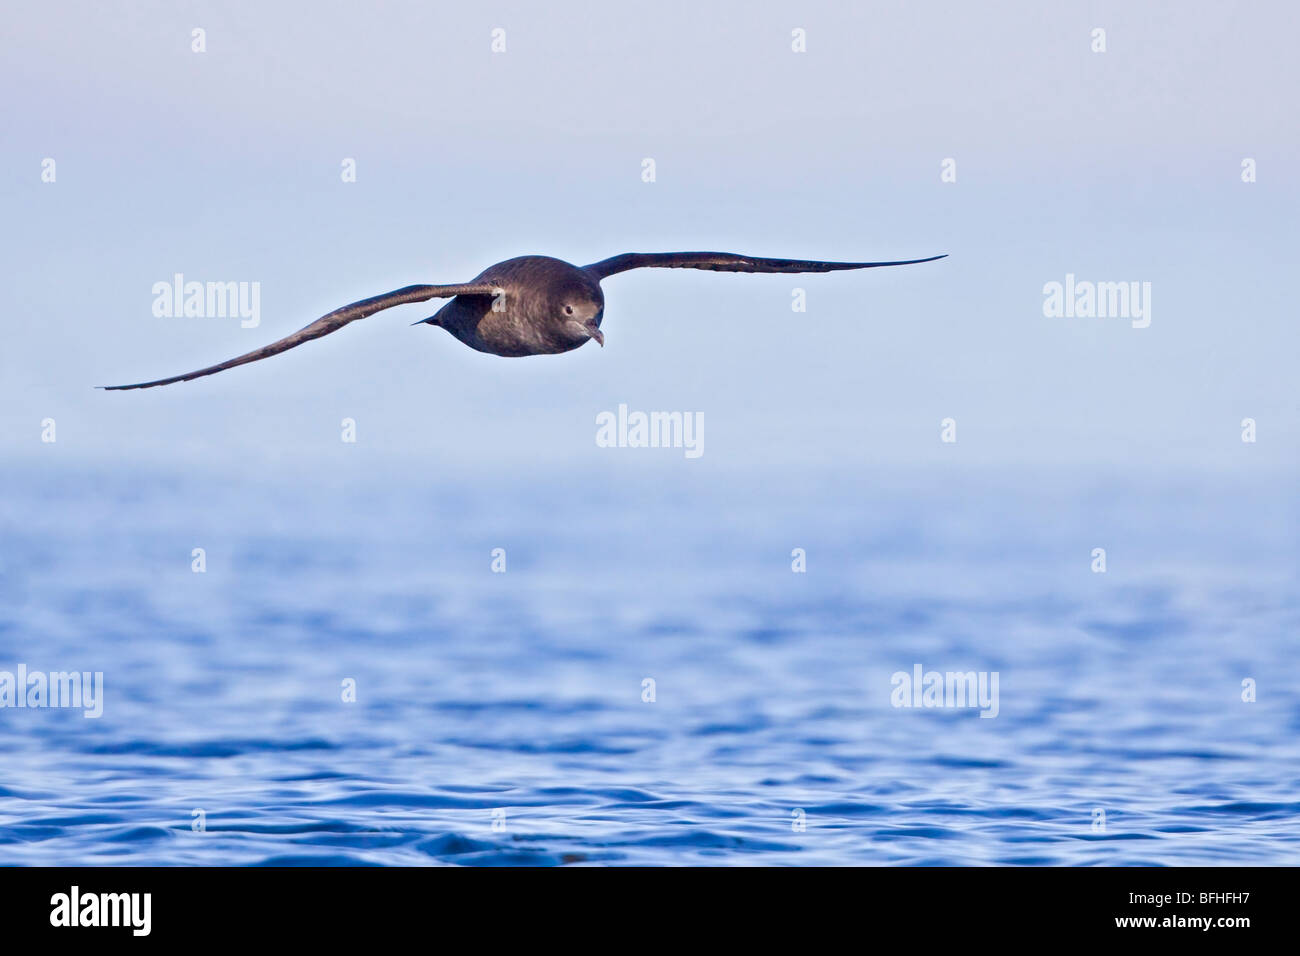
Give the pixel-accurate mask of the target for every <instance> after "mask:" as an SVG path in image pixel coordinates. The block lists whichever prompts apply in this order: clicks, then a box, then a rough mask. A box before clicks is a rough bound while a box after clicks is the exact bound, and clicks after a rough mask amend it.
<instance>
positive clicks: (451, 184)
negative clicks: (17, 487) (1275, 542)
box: [0, 2, 1300, 475]
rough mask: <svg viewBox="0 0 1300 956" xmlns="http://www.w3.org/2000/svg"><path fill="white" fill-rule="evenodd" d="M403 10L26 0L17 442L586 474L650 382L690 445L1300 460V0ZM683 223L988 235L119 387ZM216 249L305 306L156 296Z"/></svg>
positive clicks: (14, 333) (808, 251) (19, 47)
mask: <svg viewBox="0 0 1300 956" xmlns="http://www.w3.org/2000/svg"><path fill="white" fill-rule="evenodd" d="M378 7H379V8H378V9H375V8H374V7H372V6H371V5H354V4H341V3H328V4H311V5H294V6H293V7H289V6H288V5H282V4H257V3H242V4H218V3H211V4H204V3H199V4H193V5H185V4H166V3H133V4H129V5H105V4H98V3H65V4H59V3H55V4H42V5H39V6H29V7H26V8H22V9H16V10H13V11H9V12H7V13H6V23H5V29H4V32H3V35H2V36H0V87H2V88H3V89H4V90H5V91H6V92H7V97H6V99H7V103H6V107H5V122H4V124H3V125H2V126H0V146H2V148H0V204H2V205H3V208H4V210H5V223H6V226H7V228H6V229H5V230H4V231H3V234H2V235H0V254H2V255H3V257H4V260H5V262H6V263H7V265H8V268H7V269H6V273H7V281H6V282H5V283H4V288H3V291H2V292H0V297H2V304H3V307H4V308H3V311H4V316H5V319H4V322H5V339H4V342H5V346H4V349H3V350H2V351H0V378H2V384H0V393H2V394H0V397H2V398H3V401H0V454H3V455H4V456H5V457H6V459H10V460H13V459H26V458H40V457H41V456H48V455H50V454H57V455H59V456H61V457H62V458H66V459H68V460H70V461H71V460H77V461H86V462H96V461H106V460H114V461H119V460H131V461H136V462H145V463H148V462H172V463H177V462H179V463H194V464H202V463H207V464H211V465H215V464H216V463H218V462H222V463H227V464H228V463H232V462H233V463H237V464H241V465H242V464H244V463H247V464H248V465H249V466H250V467H251V466H253V465H257V464H266V463H272V464H273V463H274V462H277V461H283V460H285V459H293V460H316V459H320V460H323V461H329V460H330V459H331V457H332V456H335V455H337V454H338V453H339V444H340V442H339V421H340V419H342V418H343V417H345V416H346V417H352V418H354V419H356V420H357V422H358V432H359V438H360V441H361V442H362V443H364V444H365V445H367V446H368V454H371V455H373V456H375V460H385V459H388V458H391V459H392V460H393V461H394V462H396V461H416V462H420V463H422V464H423V465H424V466H426V467H428V468H431V469H446V470H449V471H450V470H459V471H464V470H472V469H474V468H476V467H479V466H480V465H484V464H486V465H489V466H497V465H517V464H522V463H527V464H529V465H530V466H532V465H535V464H536V465H540V464H556V465H569V466H578V467H582V466H584V465H585V464H587V463H589V462H598V461H600V460H602V456H608V455H610V454H611V452H610V451H609V450H607V449H598V448H596V447H595V444H594V433H595V424H594V419H595V416H596V414H597V413H598V412H600V411H602V410H605V409H614V408H616V407H617V406H618V404H619V403H620V402H623V403H627V404H628V405H629V406H631V407H632V408H634V409H645V410H654V409H658V410H687V411H700V412H703V414H704V417H705V420H706V422H707V425H706V445H705V455H704V458H703V459H701V460H700V461H699V462H687V463H685V465H683V466H682V467H685V466H690V467H701V466H702V467H735V468H753V467H768V466H775V465H778V464H782V463H785V464H795V465H796V466H802V465H808V466H816V467H822V466H826V467H831V468H838V467H841V466H848V467H854V468H859V467H862V466H868V465H882V466H884V465H899V466H918V465H919V466H926V465H928V464H931V463H934V462H936V461H939V460H942V459H943V458H944V457H945V456H946V457H953V456H954V455H960V456H961V458H962V460H964V461H967V462H970V463H979V464H985V465H988V466H990V467H1024V466H1039V465H1057V464H1064V465H1066V466H1068V467H1071V468H1076V469H1093V468H1096V469H1103V470H1110V471H1115V470H1130V469H1132V470H1156V471H1159V470H1171V471H1179V472H1181V471H1185V470H1186V469H1189V468H1190V469H1203V470H1207V471H1223V470H1228V471H1233V470H1235V469H1237V468H1239V467H1247V468H1252V469H1253V468H1260V469H1265V470H1268V471H1271V472H1273V473H1280V474H1284V475H1285V474H1288V473H1291V474H1294V472H1295V470H1296V466H1297V453H1296V449H1297V447H1298V446H1300V413H1298V411H1297V398H1296V393H1297V390H1296V361H1297V351H1298V350H1297V346H1298V345H1300V333H1298V332H1297V321H1300V316H1298V315H1297V310H1296V306H1295V299H1294V296H1295V281H1294V269H1295V261H1296V258H1297V252H1298V251H1300V250H1298V249H1297V245H1298V243H1297V239H1296V221H1297V213H1300V203H1298V202H1297V199H1298V198H1300V190H1298V188H1297V182H1298V180H1297V172H1298V170H1297V165H1296V157H1297V156H1300V148H1298V147H1300V131H1298V130H1297V124H1296V123H1295V122H1294V113H1295V110H1294V95H1295V90H1296V89H1297V88H1300V71H1298V70H1297V67H1296V65H1295V57H1294V48H1295V46H1296V41H1297V29H1296V27H1297V13H1296V11H1295V8H1294V6H1293V5H1291V4H1287V3H1280V2H1279V3H1258V4H1237V5H1233V4H1222V3H1193V4H1186V3H1180V4H1173V3H1170V4H1142V5H1134V4H1126V3H1082V4H1076V5H1073V7H1074V8H1073V9H1065V8H1064V5H1056V4H1042V3H1037V2H1033V3H1007V4H997V5H995V6H994V7H993V8H992V9H977V8H976V5H967V4H960V3H951V4H921V3H897V4H893V3H891V4H857V5H849V4H831V3H823V4H811V5H810V4H808V3H803V2H800V3H790V2H786V3H771V2H759V3H725V4H708V5H701V4H698V3H663V2H656V3H654V4H649V5H644V4H643V5H635V6H632V5H627V6H623V5H613V4H606V3H582V4H576V3H563V2H560V3H548V4H536V3H517V4H505V3H501V4H487V5H479V4H463V5H462V4H444V3H437V4H416V3H387V4H381V5H378ZM849 7H852V8H851V9H846V8H849ZM195 26H200V27H203V28H204V29H205V30H206V31H207V52H206V53H203V54H201V55H200V54H195V53H192V52H191V50H190V31H191V29H192V28H193V27H195ZM494 27H502V28H504V29H505V30H506V42H507V52H506V53H504V54H495V55H494V54H493V53H492V52H491V51H490V32H491V30H492V29H493V28H494ZM796 27H801V28H804V29H806V30H807V37H808V40H807V43H808V52H807V53H805V54H795V53H792V52H791V50H790V33H791V30H792V29H794V28H796ZM1094 27H1103V28H1105V29H1106V31H1107V47H1108V49H1107V52H1106V53H1104V54H1094V53H1093V52H1091V50H1090V43H1091V40H1090V36H1089V34H1090V31H1091V30H1092V29H1093V28H1094ZM45 157H52V158H54V159H55V160H56V162H57V176H58V178H57V182H56V183H54V184H46V183H42V182H41V180H40V173H41V161H42V159H44V158H45ZM345 157H354V158H355V159H356V161H357V164H358V181H357V182H356V183H353V184H345V183H343V182H341V180H340V175H339V172H340V163H341V161H342V160H343V159H344V158H345ZM644 157H653V158H654V159H655V160H656V162H657V171H658V178H657V182H655V183H653V184H646V183H643V182H642V181H641V178H640V171H641V160H642V159H643V158H644ZM945 157H953V158H955V159H956V161H957V170H958V181H957V182H956V183H952V184H945V183H941V182H940V177H939V173H940V162H941V161H942V160H943V159H944V158H945ZM1243 157H1253V158H1254V159H1256V160H1257V162H1258V180H1259V181H1258V182H1256V183H1254V184H1251V185H1246V184H1243V183H1242V182H1241V181H1240V163H1241V160H1242V158H1243ZM671 249H723V250H728V251H736V252H742V253H749V254H756V255H777V256H798V257H821V258H831V259H836V258H841V259H862V258H865V259H872V258H904V257H915V256H925V255H932V254H935V253H941V252H946V253H949V254H950V258H949V259H947V260H944V261H943V262H940V263H934V264H929V265H923V266H916V267H911V268H905V269H896V270H879V271H873V272H859V273H843V274H838V275H827V276H741V275H724V274H712V273H704V272H698V273H697V272H668V271H658V270H656V271H639V272H633V273H628V274H625V275H621V276H617V277H614V278H612V279H610V280H608V281H607V282H606V283H605V290H606V297H607V308H606V316H605V323H604V330H605V333H606V336H607V347H606V348H605V349H604V350H600V349H598V348H596V347H595V346H588V347H584V348H582V349H580V350H579V351H577V352H574V353H570V354H567V355H563V356H552V357H542V358H534V359H523V360H518V359H509V360H508V359H499V358H495V357H492V356H485V355H480V354H477V353H474V352H472V351H470V350H468V349H466V348H464V347H463V346H460V345H459V344H458V343H456V342H454V341H453V340H452V339H451V338H450V336H447V335H446V334H445V333H443V332H441V331H438V330H434V329H429V328H425V327H421V328H414V329H413V328H409V327H408V325H409V323H410V322H413V321H415V320H416V319H419V318H422V317H423V316H425V315H428V314H430V313H431V312H432V311H433V308H436V303H435V304H434V306H433V308H429V307H426V306H423V305H416V306H407V307H404V308H402V309H399V310H394V311H392V312H388V313H382V314H380V315H378V316H376V317H374V318H371V319H368V320H366V321H364V322H360V323H357V324H355V325H353V326H350V327H349V328H347V329H345V330H343V331H342V332H340V333H338V334H336V335H333V336H330V337H329V338H327V339H324V340H322V341H320V342H314V343H311V344H309V345H306V346H304V347H302V348H300V349H298V350H295V351H293V352H290V353H286V354H284V355H282V356H278V357H276V358H274V359H271V360H269V361H266V362H263V363H257V364H254V365H250V366H246V367H243V368H239V369H235V370H232V371H229V372H226V373H222V374H220V375H218V376H213V377H210V378H206V379H202V380H200V381H197V382H193V383H189V384H182V385H177V386H172V387H168V388H163V389H156V390H152V391H148V392H139V393H113V394H108V393H103V392H98V391H94V390H92V388H91V386H93V385H98V384H112V383H120V382H134V381H140V380H143V379H149V378H156V377H160V376H164V375H170V374H175V373H179V372H185V371H189V370H191V369H194V368H198V367H201V366H204V365H208V364H211V363H213V362H216V361H220V360H223V359H226V358H229V357H231V356H234V355H236V354H239V353H242V352H244V351H247V350H249V349H251V348H255V347H257V346H259V345H262V344H264V343H266V342H269V341H271V340H273V339H275V338H278V337H279V336H281V335H282V334H285V333H287V332H289V331H292V330H294V329H297V328H299V327H300V326H302V325H304V324H306V323H307V322H309V321H311V320H312V319H314V318H316V317H317V316H318V315H320V314H322V313H324V312H326V311H328V310H330V309H332V308H335V307H337V306H339V305H342V304H344V303H346V302H349V301H352V300H354V299H358V298H362V297H365V296H369V295H373V294H376V293H379V292H383V291H386V290H389V289H392V288H396V287H398V286H402V285H405V284H409V283H412V282H453V281H462V280H465V279H468V278H470V277H471V276H473V275H474V274H475V273H477V272H478V271H479V270H480V269H482V268H483V267H484V266H486V265H488V264H490V263H492V262H494V261H497V260H500V259H504V258H508V257H510V256H514V255H518V254H523V253H543V254H548V255H554V256H557V257H559V258H563V259H568V260H570V261H573V262H578V263H584V262H589V261H594V260H596V259H600V258H604V257H605V256H608V255H612V254H614V253H617V252H623V251H658V250H671ZM176 272H182V273H184V274H185V275H186V277H187V278H193V279H200V280H221V281H256V282H259V283H260V284H261V296H262V301H261V326H260V327H259V328H256V329H241V328H240V327H239V323H238V321H237V320H233V319H160V318H155V317H154V316H153V315H152V314H151V308H150V307H151V303H152V298H153V297H152V293H151V287H152V285H153V284H154V283H155V282H157V281H160V280H168V279H170V277H171V276H172V275H173V273H176ZM1068 272H1072V273H1074V274H1076V275H1077V276H1078V277H1079V278H1081V279H1094V280H1114V281H1119V280H1138V281H1147V282H1150V283H1151V284H1152V288H1153V291H1152V311H1153V317H1152V324H1151V327H1150V328H1148V329H1144V330H1134V329H1131V328H1130V327H1129V325H1128V323H1127V322H1125V321H1122V320H1097V319H1093V320H1088V319H1069V320H1063V319H1047V318H1044V317H1043V314H1042V300H1043V296H1042V291H1041V290H1042V286H1043V284H1044V283H1046V282H1050V281H1054V280H1055V281H1060V280H1063V279H1064V277H1065V274H1066V273H1068ZM796 286H798V287H802V288H805V289H806V290H807V295H808V311H807V313H805V314H796V313H793V312H791V309H790V290H791V289H792V288H794V287H796ZM947 416H951V417H953V418H955V419H957V421H958V427H959V442H958V446H957V447H955V448H954V447H948V446H944V445H942V444H941V443H940V442H939V438H938V433H939V421H940V419H942V418H944V417H947ZM1247 416H1249V417H1253V418H1255V419H1256V420H1257V421H1258V422H1259V441H1258V443H1257V444H1256V445H1243V444H1242V443H1241V442H1240V440H1239V431H1240V427H1239V423H1240V421H1241V419H1242V418H1244V417H1247ZM46 417H53V418H54V419H56V421H57V423H58V439H59V440H58V444H57V448H50V447H47V446H44V445H42V444H41V442H40V422H41V420H42V419H43V418H46ZM613 454H618V453H617V452H613ZM629 454H630V453H629ZM665 460H666V459H665ZM674 460H676V461H679V460H680V459H674Z"/></svg>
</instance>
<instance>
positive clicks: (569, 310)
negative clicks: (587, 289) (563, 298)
mask: <svg viewBox="0 0 1300 956" xmlns="http://www.w3.org/2000/svg"><path fill="white" fill-rule="evenodd" d="M564 314H565V315H573V306H571V305H566V306H565V307H564Z"/></svg>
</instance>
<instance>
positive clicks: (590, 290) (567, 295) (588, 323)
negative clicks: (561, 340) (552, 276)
mask: <svg viewBox="0 0 1300 956" xmlns="http://www.w3.org/2000/svg"><path fill="white" fill-rule="evenodd" d="M551 310H552V315H553V317H554V319H555V321H557V322H558V323H559V325H560V328H561V329H563V332H564V336H565V338H567V339H570V340H571V341H573V342H574V344H575V346H576V345H581V344H582V343H583V342H586V341H587V339H595V340H596V342H597V344H598V345H601V346H604V344H605V336H604V334H602V333H601V331H600V320H601V319H602V318H603V317H604V315H605V296H604V295H603V294H602V293H601V291H600V284H599V283H598V282H572V283H565V284H564V285H563V286H562V287H560V288H559V289H556V290H555V294H554V296H553V301H552V303H551Z"/></svg>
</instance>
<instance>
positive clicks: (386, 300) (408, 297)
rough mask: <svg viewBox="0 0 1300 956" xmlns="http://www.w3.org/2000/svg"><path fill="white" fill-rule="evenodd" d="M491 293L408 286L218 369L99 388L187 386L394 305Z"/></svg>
mask: <svg viewBox="0 0 1300 956" xmlns="http://www.w3.org/2000/svg"><path fill="white" fill-rule="evenodd" d="M495 291H496V286H494V285H493V284H492V283H490V282H488V283H483V282H466V283H462V284H460V285H408V286H407V287H406V288H404V289H398V290H396V291H395V292H385V293H384V294H383V295H376V296H371V297H370V298H369V299H362V300H361V301H360V302H353V303H352V304H351V305H345V306H343V308H341V309H335V310H334V311H333V312H331V313H329V314H328V315H323V316H321V317H320V318H319V319H317V320H316V321H315V322H313V323H312V324H311V325H308V326H305V327H303V328H301V329H299V330H298V331H297V332H295V333H293V335H286V336H285V337H284V338H282V339H280V341H278V342H272V343H271V344H270V345H266V346H263V347H262V348H260V349H257V350H255V351H252V352H248V353H247V354H245V355H241V356H239V357H238V358H232V359H230V360H229V361H228V362H222V363H221V364H220V365H209V366H208V367H207V368H201V369H199V370H198V371H197V372H187V373H186V374H184V375H173V376H172V377H171V378H160V379H158V380H157V381H156V382H140V383H138V384H136V385H102V386H100V387H101V388H103V389H105V390H106V391H110V392H112V391H121V390H124V389H130V388H153V387H154V386H155V385H170V384H172V383H173V382H188V381H189V380H190V379H192V378H202V377H203V376H204V375H213V374H215V373H217V372H223V371H225V370H226V369H228V368H234V367H235V366H236V365H246V364H248V363H249V362H256V361H257V360H258V359H264V358H269V357H270V356H272V355H278V354H279V353H280V352H284V351H287V350H289V349H291V348H294V347H295V346H299V345H302V343H303V342H310V341H311V340H312V339H318V338H320V337H321V336H322V335H329V334H330V333H331V332H336V331H338V330H339V329H341V328H343V326H345V325H347V324H348V323H349V322H355V321H356V320H357V319H364V318H365V317H366V316H368V315H374V314H375V313H376V312H382V311H383V310H384V309H391V308H392V307H393V306H395V305H405V304H406V303H407V302H423V301H424V300H425V299H449V298H451V297H452V296H455V295H492V294H493V293H494V292H495Z"/></svg>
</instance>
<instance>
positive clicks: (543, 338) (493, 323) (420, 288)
mask: <svg viewBox="0 0 1300 956" xmlns="http://www.w3.org/2000/svg"><path fill="white" fill-rule="evenodd" d="M945 255H946V254H945ZM944 257H945V256H930V257H929V258H928V259H904V260H901V261H897V262H820V261H817V260H811V259H759V258H756V257H754V256H739V255H735V254H733V253H730V252H625V253H623V254H622V255H618V256H612V257H610V258H608V259H602V260H601V261H600V262H593V263H592V264H591V265H588V266H575V265H572V264H571V263H568V262H564V261H562V260H560V259H552V258H551V257H549V256H519V257H518V258H515V259H507V260H506V261H505V262H498V263H497V264H496V265H494V266H489V267H488V268H486V269H484V270H483V271H482V272H481V273H479V274H478V275H477V276H476V277H475V278H474V279H473V280H472V281H470V282H464V283H460V284H457V285H408V286H406V287H405V288H402V289H397V290H396V291H393V292H386V293H384V294H383V295H376V296H372V297H371V298H369V299H362V300H361V301H360V302H353V303H352V304H351V305H345V306H343V308H341V309H335V310H334V311H333V312H331V313H329V314H328V315H324V316H321V317H320V318H319V319H317V320H316V321H315V322H313V323H311V325H308V326H306V327H304V328H301V329H299V330H298V331H297V332H294V333H293V334H292V335H287V336H285V337H284V338H282V339H280V340H279V341H278V342H272V343H271V344H270V345H266V346H263V347H262V348H260V349H257V350H255V351H252V352H248V353H247V354H245V355H241V356H239V357H238V358H232V359H230V360H229V361H226V362H222V363H221V364H220V365H209V366H208V367H207V368H201V369H199V370H198V371H197V372H187V373H186V374H184V375H173V376H172V377H171V378H160V379H158V380H157V381H153V382H139V383H137V384H135V385H106V386H102V387H103V388H105V389H107V390H109V391H118V390H122V389H131V388H153V387H154V386H155V385H170V384H172V383H173V382H188V381H189V380H190V379H194V378H202V377H203V376H204V375H213V374H215V373H217V372H222V371H225V370H226V369H228V368H234V367H235V366H236V365H246V364H248V363H249V362H256V361H257V360H258V359H264V358H269V357H270V356H272V355H277V354H279V353H280V352H284V351H287V350H289V349H291V348H294V347H295V346H298V345H302V343H303V342H310V341H311V340H312V339H318V338H320V337H321V336H322V335H329V334H330V333H331V332H335V331H337V330H339V329H341V328H343V326H345V325H347V324H348V323H349V322H354V321H356V320H357V319H364V318H365V317H366V316H368V315H374V314H375V313H376V312H382V311H383V310H384V309H391V308H392V307H393V306H395V305H404V304H405V303H407V302H423V301H425V300H426V299H451V301H450V302H448V303H447V304H446V305H444V306H443V307H442V308H441V309H439V310H438V312H437V314H436V315H432V316H430V317H429V318H427V319H422V320H420V321H419V322H416V323H414V324H415V325H435V326H440V327H441V328H444V329H446V330H447V331H448V332H450V333H451V334H452V335H454V336H455V337H456V338H458V339H460V341H462V342H464V343H465V344H466V345H468V346H469V347H470V348H472V349H477V350H478V351H480V352H490V353H491V354H493V355H506V356H517V355H553V354H555V353H557V352H568V351H570V350H571V349H576V348H577V347H578V346H580V345H582V344H584V343H585V342H587V340H589V339H595V340H596V342H597V344H599V345H601V346H604V344H605V336H604V334H603V333H602V332H601V331H600V322H601V319H602V318H603V317H604V315H605V296H604V293H602V292H601V289H600V283H601V281H602V280H604V279H607V278H609V277H610V276H612V275H617V274H618V273H620V272H627V271H628V270H630V269H647V268H649V269H709V270H712V271H714V272H786V273H794V272H838V271H840V270H842V269H874V268H877V267H879V266H910V265H915V264H916V263H918V262H933V261H934V260H936V259H943V258H944Z"/></svg>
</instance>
